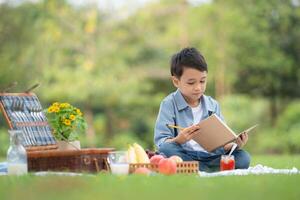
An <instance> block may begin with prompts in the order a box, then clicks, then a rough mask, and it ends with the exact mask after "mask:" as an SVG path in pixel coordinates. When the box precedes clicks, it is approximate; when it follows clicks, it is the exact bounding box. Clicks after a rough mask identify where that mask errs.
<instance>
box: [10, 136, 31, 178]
mask: <svg viewBox="0 0 300 200" xmlns="http://www.w3.org/2000/svg"><path fill="white" fill-rule="evenodd" d="M8 132H9V134H10V146H9V148H8V150H7V174H8V175H10V174H13V175H22V174H26V173H27V172H28V168H27V153H26V150H25V148H24V147H23V145H22V144H21V139H22V138H21V135H22V131H21V130H9V131H8Z"/></svg>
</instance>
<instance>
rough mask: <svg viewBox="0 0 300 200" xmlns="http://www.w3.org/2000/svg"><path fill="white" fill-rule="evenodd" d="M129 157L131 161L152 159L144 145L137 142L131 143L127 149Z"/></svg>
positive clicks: (142, 161)
mask: <svg viewBox="0 0 300 200" xmlns="http://www.w3.org/2000/svg"><path fill="white" fill-rule="evenodd" d="M127 157H128V161H129V163H150V159H149V157H148V155H147V153H146V152H145V150H144V149H143V147H142V146H141V145H139V144H137V143H134V144H133V145H129V148H128V150H127Z"/></svg>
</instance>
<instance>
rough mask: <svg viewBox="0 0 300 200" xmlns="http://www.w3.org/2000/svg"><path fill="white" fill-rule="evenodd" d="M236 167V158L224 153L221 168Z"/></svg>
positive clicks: (229, 168) (231, 168) (230, 168)
mask: <svg viewBox="0 0 300 200" xmlns="http://www.w3.org/2000/svg"><path fill="white" fill-rule="evenodd" d="M233 169H235V160H234V156H233V155H231V156H228V155H222V157H221V161H220V170H221V171H224V170H233Z"/></svg>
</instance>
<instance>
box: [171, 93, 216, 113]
mask: <svg viewBox="0 0 300 200" xmlns="http://www.w3.org/2000/svg"><path fill="white" fill-rule="evenodd" d="M174 99H175V102H176V105H177V108H178V110H179V111H180V110H183V109H185V108H187V107H189V104H188V103H187V102H186V100H185V99H184V97H183V96H182V94H181V92H180V91H179V89H177V90H176V92H175V95H174ZM200 101H201V105H202V108H204V110H205V111H212V112H213V111H214V108H213V105H212V104H211V103H210V102H209V100H208V97H207V96H205V95H202V96H201V97H200Z"/></svg>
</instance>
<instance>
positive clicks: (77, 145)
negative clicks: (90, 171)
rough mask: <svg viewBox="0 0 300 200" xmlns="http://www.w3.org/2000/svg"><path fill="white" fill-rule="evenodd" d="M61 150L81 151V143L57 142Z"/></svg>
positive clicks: (76, 141)
mask: <svg viewBox="0 0 300 200" xmlns="http://www.w3.org/2000/svg"><path fill="white" fill-rule="evenodd" d="M57 145H58V149H59V150H79V149H80V141H79V140H75V141H72V142H67V141H57Z"/></svg>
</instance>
